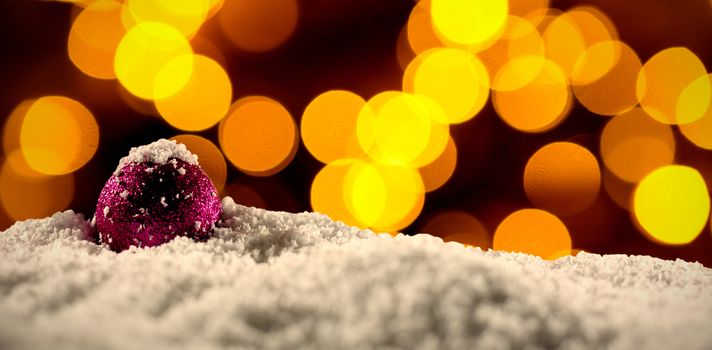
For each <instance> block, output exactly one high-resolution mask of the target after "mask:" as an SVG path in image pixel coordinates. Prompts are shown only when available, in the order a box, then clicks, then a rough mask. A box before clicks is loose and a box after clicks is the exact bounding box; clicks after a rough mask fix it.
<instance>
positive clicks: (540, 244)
mask: <svg viewBox="0 0 712 350" xmlns="http://www.w3.org/2000/svg"><path fill="white" fill-rule="evenodd" d="M493 248H494V249H495V250H503V251H510V252H520V253H526V254H532V255H537V256H540V257H542V258H544V259H550V258H552V257H553V258H557V257H560V256H562V255H564V252H567V251H570V250H571V237H570V236H569V231H568V230H567V229H566V226H565V225H564V223H562V222H561V220H559V218H557V217H556V216H554V215H552V214H550V213H548V212H546V211H543V210H539V209H522V210H519V211H516V212H514V213H512V214H511V215H509V216H508V217H506V218H505V219H504V220H503V221H502V222H501V223H500V224H499V226H498V227H497V230H496V231H495V233H494V242H493Z"/></svg>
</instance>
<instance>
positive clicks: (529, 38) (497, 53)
mask: <svg viewBox="0 0 712 350" xmlns="http://www.w3.org/2000/svg"><path fill="white" fill-rule="evenodd" d="M527 55H529V56H540V57H543V56H544V42H543V39H542V38H541V34H539V32H538V31H537V30H536V28H535V27H534V26H533V25H532V24H531V23H530V22H529V21H527V20H525V19H523V18H521V17H516V16H509V17H508V19H507V27H506V28H505V30H504V33H503V34H502V37H501V38H500V40H498V41H497V42H495V43H494V44H493V45H492V46H490V47H488V48H487V49H486V50H483V51H481V52H479V53H477V57H478V58H479V59H480V60H481V61H482V63H483V64H484V65H485V67H486V68H487V71H488V72H489V77H490V78H491V79H492V80H494V77H495V76H497V74H498V73H499V71H500V69H502V67H503V66H504V65H505V64H506V63H507V62H509V61H511V60H514V59H516V58H518V57H522V56H527ZM538 63H539V66H537V67H536V68H535V70H533V71H529V72H528V73H529V77H530V78H529V79H531V80H533V79H534V77H535V76H536V73H537V72H538V69H540V68H541V60H539V61H538ZM492 83H493V84H494V81H493V82H492ZM492 88H493V89H503V90H507V88H506V87H503V88H498V87H496V86H494V85H493V86H492ZM510 90H511V89H510Z"/></svg>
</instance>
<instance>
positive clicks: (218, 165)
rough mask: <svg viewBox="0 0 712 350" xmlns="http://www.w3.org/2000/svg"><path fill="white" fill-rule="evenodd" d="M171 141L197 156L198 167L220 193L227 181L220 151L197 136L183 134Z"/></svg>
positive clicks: (225, 167)
mask: <svg viewBox="0 0 712 350" xmlns="http://www.w3.org/2000/svg"><path fill="white" fill-rule="evenodd" d="M171 140H175V141H177V142H178V143H182V144H184V145H185V146H186V147H187V148H188V150H189V151H191V152H192V153H193V154H195V155H197V156H198V162H199V163H200V167H201V168H202V169H203V171H205V173H206V174H208V177H210V180H212V181H213V185H215V189H216V190H217V191H218V193H220V192H222V190H223V188H224V187H225V180H226V179H227V164H226V163H225V157H223V154H222V152H220V149H218V148H217V147H216V146H215V145H214V144H213V143H212V142H210V140H207V139H205V138H202V137H200V136H197V135H188V134H183V135H178V136H174V137H172V138H171Z"/></svg>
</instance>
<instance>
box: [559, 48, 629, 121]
mask: <svg viewBox="0 0 712 350" xmlns="http://www.w3.org/2000/svg"><path fill="white" fill-rule="evenodd" d="M581 57H585V59H584V60H579V61H578V62H577V63H576V67H577V68H578V69H580V70H581V71H586V72H589V73H588V74H585V75H587V76H588V77H586V78H585V79H583V80H581V79H580V78H581V75H578V76H575V77H574V79H573V84H574V86H573V91H574V94H575V95H576V98H577V99H578V100H579V102H581V104H582V105H583V106H584V107H586V108H587V109H588V110H589V111H591V112H593V113H596V114H600V115H607V116H611V115H618V114H621V113H623V112H625V111H628V110H630V109H632V108H633V107H635V106H636V105H637V104H638V98H637V96H636V84H637V78H638V73H639V72H640V69H641V67H642V64H641V62H640V59H639V58H638V55H637V54H636V53H635V51H633V49H631V48H630V47H629V46H628V45H626V44H625V43H623V42H620V41H604V42H600V43H598V44H595V45H593V46H591V47H590V48H589V49H588V50H586V52H584V54H583V55H582V56H581ZM601 62H605V63H603V64H602V63H601ZM609 64H611V65H612V66H611V67H610V68H608V67H607V66H608V65H609ZM599 74H602V75H600V76H599Z"/></svg>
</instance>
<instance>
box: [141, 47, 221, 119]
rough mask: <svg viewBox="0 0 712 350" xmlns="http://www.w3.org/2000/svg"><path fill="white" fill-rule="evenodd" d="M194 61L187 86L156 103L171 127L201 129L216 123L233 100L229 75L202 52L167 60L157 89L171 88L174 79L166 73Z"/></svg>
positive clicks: (158, 79)
mask: <svg viewBox="0 0 712 350" xmlns="http://www.w3.org/2000/svg"><path fill="white" fill-rule="evenodd" d="M191 63H192V64H193V69H192V74H191V76H190V79H189V80H188V82H187V83H186V85H185V86H184V87H183V88H182V89H181V90H180V91H178V92H177V93H176V94H174V95H172V96H170V97H167V98H162V99H157V100H156V102H155V103H156V108H157V109H158V112H159V113H160V114H161V116H163V118H164V119H165V120H166V121H167V122H168V123H169V124H171V125H172V126H174V127H176V128H178V129H181V130H187V131H200V130H205V129H207V128H210V127H212V126H213V125H215V124H217V123H218V122H219V121H220V119H222V118H223V117H224V116H225V114H226V113H227V110H228V108H230V102H232V84H231V83H230V77H229V76H228V75H227V73H226V72H225V70H224V69H223V68H222V67H221V66H220V64H218V63H217V62H215V61H213V60H212V59H210V58H208V57H205V56H200V55H185V56H179V57H177V58H174V59H173V60H171V61H169V62H168V63H166V65H165V66H164V68H165V69H161V71H160V72H159V73H158V75H157V76H156V89H157V90H160V91H166V90H169V89H170V87H169V86H168V85H169V84H172V83H173V78H172V77H171V76H167V74H170V72H174V71H176V70H180V69H181V68H180V67H184V66H185V65H186V64H191ZM173 67H175V68H173ZM164 85H165V86H164Z"/></svg>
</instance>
